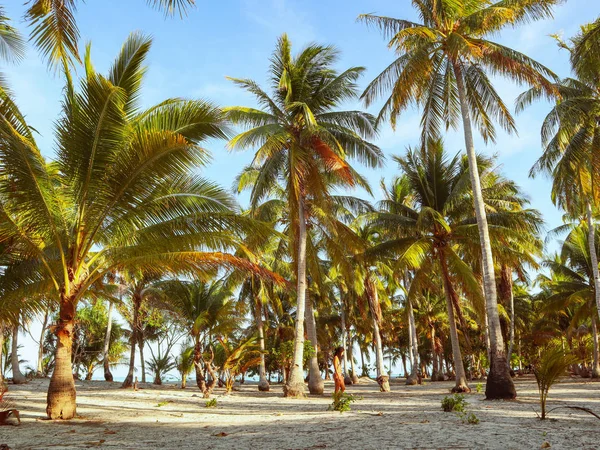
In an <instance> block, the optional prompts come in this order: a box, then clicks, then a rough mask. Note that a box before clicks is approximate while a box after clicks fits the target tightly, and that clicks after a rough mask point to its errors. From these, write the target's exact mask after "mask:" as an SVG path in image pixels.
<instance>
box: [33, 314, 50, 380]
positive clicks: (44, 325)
mask: <svg viewBox="0 0 600 450" xmlns="http://www.w3.org/2000/svg"><path fill="white" fill-rule="evenodd" d="M48 316H49V314H48V309H46V312H45V313H44V320H43V321H42V329H41V331H40V341H39V343H38V360H37V369H36V372H37V375H38V376H39V377H41V376H42V374H43V373H44V335H45V334H46V328H47V327H48Z"/></svg>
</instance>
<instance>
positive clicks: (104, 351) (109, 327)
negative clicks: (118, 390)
mask: <svg viewBox="0 0 600 450" xmlns="http://www.w3.org/2000/svg"><path fill="white" fill-rule="evenodd" d="M113 307H114V305H113V302H109V304H108V323H107V324H106V335H105V336H104V348H103V349H102V359H103V365H104V379H105V380H106V381H112V380H113V375H112V373H111V371H110V362H109V361H108V350H109V349H110V332H111V330H112V312H113Z"/></svg>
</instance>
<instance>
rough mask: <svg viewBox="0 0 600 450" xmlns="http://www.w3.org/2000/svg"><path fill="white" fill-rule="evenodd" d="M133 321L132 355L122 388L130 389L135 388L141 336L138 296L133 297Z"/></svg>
mask: <svg viewBox="0 0 600 450" xmlns="http://www.w3.org/2000/svg"><path fill="white" fill-rule="evenodd" d="M132 301H133V319H132V322H131V339H130V342H129V345H130V346H131V353H130V355H129V372H128V373H127V376H126V377H125V380H123V384H122V385H121V387H122V388H129V387H131V386H133V373H134V371H135V348H136V346H137V339H138V334H139V324H138V321H139V315H140V306H141V299H140V298H139V296H138V295H137V294H134V295H133V299H132Z"/></svg>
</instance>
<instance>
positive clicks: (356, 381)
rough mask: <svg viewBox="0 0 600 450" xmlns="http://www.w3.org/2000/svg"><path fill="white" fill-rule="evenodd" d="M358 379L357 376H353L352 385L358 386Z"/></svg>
mask: <svg viewBox="0 0 600 450" xmlns="http://www.w3.org/2000/svg"><path fill="white" fill-rule="evenodd" d="M358 381H359V380H358V377H357V376H356V375H355V374H352V384H358Z"/></svg>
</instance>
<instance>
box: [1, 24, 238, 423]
mask: <svg viewBox="0 0 600 450" xmlns="http://www.w3.org/2000/svg"><path fill="white" fill-rule="evenodd" d="M150 44H151V41H150V39H149V38H146V37H144V36H140V35H132V36H130V37H129V38H128V39H127V41H126V42H125V44H124V46H123V48H122V50H121V53H120V55H119V56H118V58H117V59H116V61H115V63H114V64H113V66H112V67H111V69H110V72H109V74H108V75H107V76H103V75H101V74H99V73H97V72H96V71H95V70H94V67H93V66H92V63H91V58H90V53H89V48H88V52H87V53H86V58H85V61H86V64H85V76H84V77H83V79H82V80H81V82H80V89H79V90H76V89H75V86H74V85H73V84H72V83H71V82H70V81H68V83H67V87H66V89H65V98H64V100H63V111H62V114H61V117H60V118H59V119H58V121H57V147H58V152H57V154H56V159H55V162H53V163H52V164H47V162H46V161H45V160H44V158H43V157H42V155H41V153H40V150H39V148H38V147H37V145H36V142H35V139H34V135H33V132H32V128H30V127H29V126H28V125H27V124H26V123H25V121H24V120H23V118H22V116H21V115H20V113H19V112H18V110H17V109H16V107H15V106H14V104H13V103H11V102H3V103H1V104H0V171H1V172H2V174H3V176H2V177H1V178H0V204H1V210H0V214H1V216H2V230H1V232H0V242H2V243H5V244H10V247H9V249H8V251H9V255H10V258H11V269H10V273H11V278H12V280H11V281H10V283H9V282H6V283H3V285H2V286H0V287H1V288H2V291H3V297H2V301H3V302H7V303H9V304H14V303H15V302H18V301H20V299H22V298H27V297H29V295H33V294H34V293H40V292H43V293H46V294H48V293H52V295H55V296H56V298H58V299H59V305H60V308H59V310H60V312H59V320H58V323H57V324H56V326H55V328H54V329H55V333H56V336H57V340H58V345H57V349H56V358H55V369H54V372H53V375H52V379H51V381H50V385H49V389H48V406H47V414H48V416H49V417H51V418H63V419H70V418H72V417H74V415H75V385H74V383H73V377H72V372H71V340H72V330H73V326H74V323H75V320H76V315H77V304H78V303H79V301H80V300H81V299H82V298H83V297H84V296H85V295H86V292H87V291H88V290H89V288H90V287H91V286H92V285H93V284H94V283H96V282H97V281H98V280H101V279H102V277H104V276H105V275H106V274H107V273H109V272H110V271H126V270H142V271H144V272H147V273H165V272H171V273H172V272H178V271H185V272H186V273H187V274H189V275H191V276H199V275H208V274H209V273H214V271H215V270H216V269H217V267H219V266H222V265H236V264H237V263H238V262H239V264H240V265H241V266H243V267H247V268H248V267H249V266H250V264H249V263H248V262H247V261H241V260H239V259H238V258H236V257H234V256H232V255H230V254H226V253H223V250H225V249H227V248H231V247H232V246H235V244H236V242H237V236H239V232H241V231H242V230H243V229H246V230H248V228H247V223H248V222H247V221H245V220H242V219H241V218H240V217H239V216H237V215H236V214H235V204H234V202H233V200H232V199H231V198H230V196H229V195H228V194H226V193H225V191H223V190H221V189H220V188H219V187H217V186H215V185H214V184H212V183H210V182H207V181H205V180H204V179H202V178H201V177H199V176H198V175H195V174H192V173H191V170H192V169H196V168H198V167H199V166H202V165H203V164H204V163H205V162H206V160H207V151H206V150H204V149H203V148H202V147H201V146H200V143H201V142H202V141H204V140H205V139H207V138H211V137H218V138H222V137H224V136H225V125H224V123H225V122H224V117H223V114H222V112H221V111H220V110H219V109H218V108H216V107H215V106H213V105H211V104H210V103H207V102H204V101H187V100H181V99H168V100H166V101H164V102H162V103H160V104H158V105H155V106H153V107H151V108H148V109H140V107H139V104H138V99H139V95H140V88H141V85H142V80H143V74H144V72H145V69H144V67H143V63H144V60H145V58H146V55H147V53H148V50H149V49H150ZM3 280H4V281H7V277H3ZM16 280H18V282H17V281H16Z"/></svg>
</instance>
